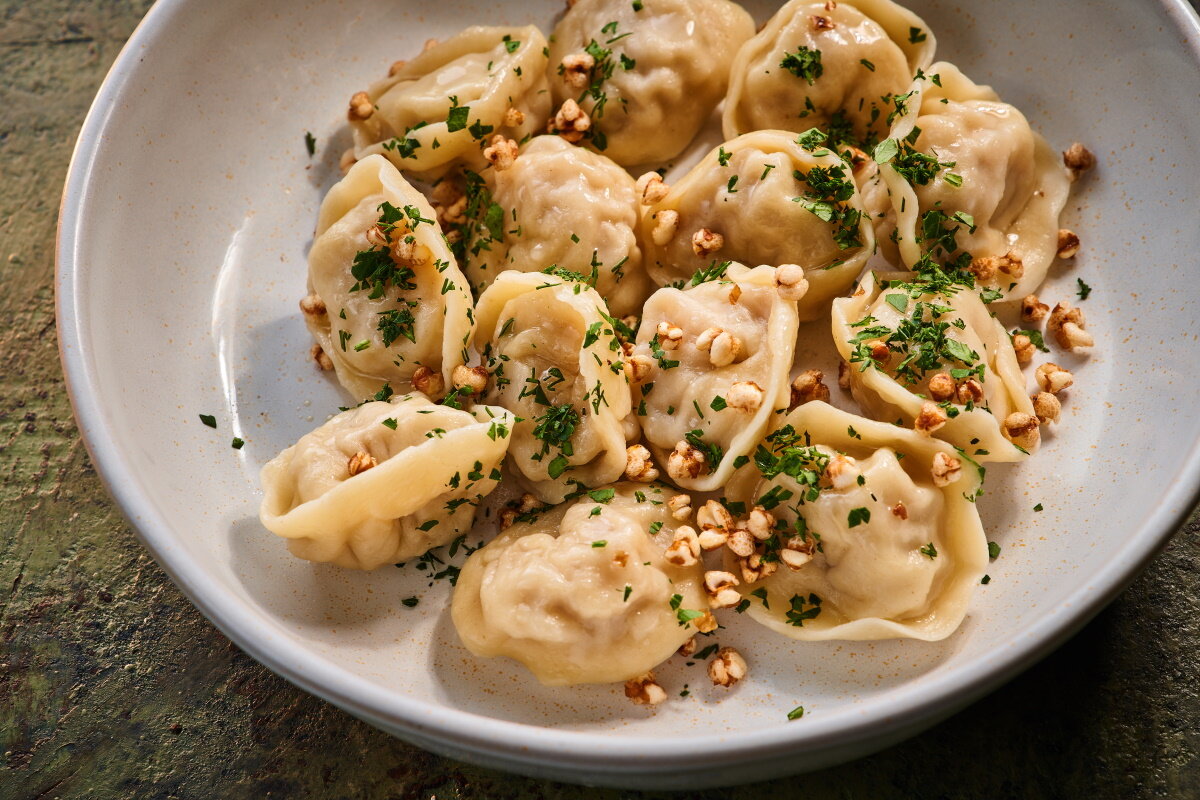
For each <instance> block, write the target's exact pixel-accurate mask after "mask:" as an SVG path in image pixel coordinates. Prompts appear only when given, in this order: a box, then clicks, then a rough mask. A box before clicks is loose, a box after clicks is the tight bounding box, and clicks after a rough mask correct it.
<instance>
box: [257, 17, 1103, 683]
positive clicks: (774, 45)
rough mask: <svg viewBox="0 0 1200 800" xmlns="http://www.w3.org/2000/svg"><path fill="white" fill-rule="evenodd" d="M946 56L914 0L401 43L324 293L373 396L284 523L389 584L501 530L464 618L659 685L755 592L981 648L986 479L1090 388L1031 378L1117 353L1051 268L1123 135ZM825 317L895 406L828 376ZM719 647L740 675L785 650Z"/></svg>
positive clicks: (311, 289) (586, 671)
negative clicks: (1087, 174)
mask: <svg viewBox="0 0 1200 800" xmlns="http://www.w3.org/2000/svg"><path fill="white" fill-rule="evenodd" d="M934 49H935V39H934V35H933V32H932V31H930V30H929V29H928V26H926V25H925V23H924V22H923V21H922V20H921V19H920V18H918V17H917V16H915V15H914V14H913V13H911V12H910V11H908V10H906V9H904V8H902V7H900V6H898V5H896V4H894V3H892V2H890V0H839V1H838V2H836V3H835V2H828V3H813V2H806V1H805V0H792V2H789V3H787V4H786V5H784V6H783V7H782V8H781V9H779V11H778V12H777V13H776V14H775V15H774V16H773V17H772V18H771V19H770V20H769V21H768V22H767V23H766V24H765V25H764V26H763V27H762V28H761V29H759V30H758V32H757V33H756V32H755V24H754V22H753V20H752V19H751V17H750V15H749V14H748V13H747V12H746V11H745V10H743V9H742V8H741V7H740V6H738V5H737V4H735V3H733V2H730V1H729V0H578V2H575V3H573V4H570V5H569V8H568V9H567V11H566V12H565V14H564V15H563V16H562V18H561V20H560V21H559V22H558V24H557V26H556V27H555V29H554V34H553V36H551V37H550V39H549V42H548V41H547V39H546V37H545V36H544V35H543V34H542V33H541V31H539V30H538V29H537V28H536V27H534V26H527V27H471V28H467V29H466V30H464V31H463V32H461V33H460V34H458V35H457V36H454V37H453V38H450V39H448V40H445V41H442V42H435V41H431V42H430V43H428V44H427V46H426V49H425V50H424V52H422V53H421V54H420V55H419V56H417V57H416V58H414V59H412V60H411V61H407V62H396V63H395V64H394V65H392V67H391V69H389V71H388V75H387V77H386V78H384V79H382V80H380V81H379V82H377V83H375V84H373V85H371V86H370V87H369V88H368V89H367V90H366V91H363V92H358V93H357V94H355V95H354V97H353V98H352V100H351V102H350V109H349V120H350V126H351V128H352V132H353V137H354V146H353V148H352V149H351V150H350V151H349V152H348V153H347V154H346V156H345V157H344V158H343V168H344V170H345V176H344V178H342V180H341V181H340V182H339V183H337V184H336V185H335V186H334V187H333V188H332V189H331V190H330V191H329V193H328V195H327V196H326V197H325V199H324V201H323V202H322V204H321V208H320V213H319V218H318V223H317V229H316V237H315V241H314V243H313V246H312V250H311V254H310V257H309V270H308V294H307V296H306V297H305V298H304V299H303V300H302V301H301V304H300V305H301V310H302V312H303V315H304V319H305V321H306V323H307V325H308V328H309V329H310V331H311V333H312V335H313V338H314V339H315V342H316V343H315V345H314V346H313V349H312V357H313V359H314V360H315V361H316V363H317V364H318V365H319V366H320V367H321V368H322V369H324V370H331V371H332V372H333V374H334V376H336V379H337V381H338V383H340V385H341V386H342V387H343V388H344V389H345V390H346V392H347V394H348V397H349V398H352V400H351V402H353V403H358V405H357V406H354V407H352V408H349V409H348V410H344V411H343V412H342V413H339V414H337V415H336V416H334V417H332V418H331V419H330V420H329V421H328V422H326V423H325V424H323V425H321V426H320V427H319V428H317V429H316V430H314V431H312V432H311V433H309V434H307V435H306V436H304V437H303V438H301V439H300V440H299V441H298V442H297V443H296V444H295V445H293V446H292V447H289V448H287V449H286V450H285V451H283V452H282V453H281V454H279V456H277V457H276V458H275V459H273V460H272V461H271V462H270V463H268V464H267V466H266V467H265V468H264V470H263V475H262V479H263V488H264V491H265V496H264V499H263V502H262V509H261V518H262V522H263V524H264V525H265V526H266V527H267V528H268V529H269V530H271V531H272V532H274V533H276V534H278V535H279V536H282V537H285V538H286V539H287V540H288V546H289V548H290V550H291V552H292V553H293V554H295V555H296V556H299V557H300V558H304V559H308V560H310V561H315V562H327V563H330V564H335V565H337V566H339V567H343V568H347V569H361V570H371V569H376V568H378V567H383V566H390V565H392V564H396V563H399V562H405V561H407V560H410V559H414V558H417V557H419V556H421V555H422V554H424V553H426V552H427V551H429V550H430V549H431V548H435V547H439V546H443V545H446V544H448V543H450V542H452V541H454V540H455V539H456V538H458V537H461V536H463V535H465V534H471V535H473V536H475V537H482V538H483V539H484V540H485V541H484V542H483V543H482V544H481V546H480V547H478V548H477V549H475V550H474V551H473V552H471V555H470V556H469V558H467V560H466V562H465V564H463V566H462V568H461V573H459V574H458V579H457V583H456V586H455V588H454V591H453V598H452V605H451V611H452V619H453V622H454V625H455V628H456V629H457V632H458V636H459V637H460V639H461V641H462V643H463V644H464V645H465V646H466V647H467V648H468V649H469V650H470V651H471V652H472V653H474V654H475V655H477V656H480V657H493V656H507V657H509V658H513V659H516V660H518V661H520V662H521V663H523V664H524V665H525V666H526V667H527V668H528V669H529V671H530V672H532V673H533V675H534V676H535V677H536V678H537V679H538V680H539V681H541V682H542V683H544V684H548V685H570V684H580V683H607V682H614V683H620V682H624V684H625V693H626V695H627V696H629V697H630V698H632V699H633V700H634V701H635V702H637V703H641V704H645V705H654V704H657V703H659V702H661V701H662V700H663V699H665V697H666V695H667V692H666V690H665V689H664V688H663V687H662V686H661V685H660V684H659V683H658V682H657V680H656V678H655V675H654V669H655V668H656V667H657V666H658V665H660V664H661V663H662V662H663V661H665V660H666V659H668V658H670V657H671V656H672V655H673V654H675V653H677V652H679V653H682V654H684V655H685V656H686V655H692V654H694V653H695V652H696V647H697V641H700V642H703V639H699V640H697V639H696V638H695V637H696V635H697V634H699V635H701V636H704V635H708V634H711V633H713V632H714V631H715V630H716V629H717V628H718V626H719V625H720V624H722V623H725V624H729V623H730V621H731V620H733V619H736V618H737V617H738V615H742V614H744V615H746V616H748V617H749V618H751V619H753V620H755V621H756V622H758V623H761V624H762V625H764V626H766V627H767V628H769V629H770V630H773V631H775V632H777V633H779V634H782V635H783V636H787V637H790V638H792V639H797V640H826V639H854V640H870V639H883V638H912V639H921V640H926V641H932V640H939V639H943V638H945V637H946V636H948V635H950V634H951V633H952V632H953V631H954V630H955V629H956V628H957V627H958V626H959V624H960V622H961V621H962V619H963V617H964V614H965V613H966V609H967V606H968V603H969V600H970V598H971V596H972V593H973V591H974V588H975V587H976V586H977V585H979V584H980V583H981V581H983V582H986V580H987V578H986V576H985V574H984V573H985V569H986V566H987V564H988V559H989V544H988V542H987V538H986V536H985V533H984V529H983V527H982V525H981V523H980V518H979V514H978V511H977V509H976V506H975V499H976V498H977V497H978V496H979V495H980V493H981V492H982V481H983V477H984V466H983V465H985V464H987V463H989V462H1017V461H1022V460H1024V459H1027V458H1029V457H1030V456H1031V454H1032V453H1033V452H1034V451H1036V450H1037V448H1038V444H1039V442H1040V439H1041V430H1042V427H1043V426H1044V425H1046V424H1049V423H1051V422H1054V421H1056V420H1057V418H1058V415H1059V413H1060V409H1061V402H1060V398H1059V392H1061V391H1062V390H1063V389H1065V388H1066V387H1067V386H1069V385H1070V384H1071V382H1072V380H1073V378H1072V376H1071V374H1070V372H1069V371H1067V370H1065V369H1062V368H1061V367H1058V366H1057V365H1055V364H1053V363H1049V362H1047V363H1043V364H1041V365H1040V366H1039V367H1038V368H1037V371H1036V381H1037V383H1038V385H1039V387H1040V389H1041V391H1039V392H1036V393H1035V395H1034V396H1032V397H1031V395H1030V394H1029V392H1028V391H1027V390H1026V377H1025V375H1024V374H1023V372H1022V367H1023V366H1025V365H1029V364H1030V362H1031V359H1032V358H1033V355H1034V352H1035V351H1036V350H1038V349H1044V350H1046V349H1048V348H1046V347H1045V342H1046V341H1049V342H1051V343H1054V344H1056V345H1057V346H1058V347H1060V348H1062V349H1064V350H1086V348H1088V347H1090V346H1091V345H1092V344H1093V342H1092V337H1091V335H1090V334H1089V333H1088V332H1087V330H1086V323H1085V320H1084V317H1083V313H1082V311H1081V310H1080V309H1078V308H1075V307H1072V306H1071V305H1070V304H1068V303H1065V302H1064V303H1060V304H1058V305H1056V306H1055V308H1054V309H1053V311H1051V310H1050V309H1049V307H1048V306H1047V305H1046V304H1043V303H1041V302H1040V301H1039V300H1038V298H1037V296H1036V295H1035V294H1034V292H1036V291H1037V289H1038V287H1039V286H1040V285H1041V284H1042V282H1043V280H1044V279H1045V278H1046V275H1047V272H1048V271H1049V269H1050V267H1051V265H1052V263H1053V262H1054V260H1055V258H1070V257H1071V256H1073V255H1074V253H1075V251H1076V250H1077V249H1078V244H1079V240H1078V238H1077V237H1076V236H1075V235H1074V234H1073V233H1071V232H1070V231H1067V230H1064V229H1061V228H1060V227H1059V215H1060V212H1061V211H1062V209H1063V206H1064V204H1065V202H1066V200H1067V196H1068V192H1069V189H1070V187H1071V184H1072V182H1073V181H1074V180H1075V178H1076V176H1077V175H1078V174H1079V173H1080V172H1082V171H1083V170H1084V169H1086V168H1087V167H1089V166H1090V165H1091V162H1092V158H1091V155H1090V153H1088V152H1087V151H1086V149H1084V148H1082V147H1081V146H1079V145H1073V146H1072V147H1071V149H1070V150H1069V151H1068V152H1067V153H1066V154H1064V155H1063V156H1060V155H1059V154H1058V153H1057V152H1055V151H1054V150H1052V149H1051V148H1050V146H1049V145H1048V144H1047V143H1046V141H1045V140H1044V139H1043V138H1042V137H1041V136H1040V135H1038V134H1037V133H1035V132H1034V131H1033V130H1032V129H1031V128H1030V126H1029V123H1028V121H1027V120H1026V118H1025V117H1024V116H1023V115H1022V113H1021V112H1020V111H1019V110H1017V109H1016V108H1014V107H1013V106H1011V105H1009V104H1007V103H1005V102H1003V101H1002V100H1001V99H1000V98H999V97H998V96H997V95H996V94H995V92H993V91H992V90H991V89H990V88H989V87H987V86H981V85H978V84H975V83H973V82H972V81H971V80H970V79H969V78H968V77H966V76H965V75H964V74H963V73H962V72H961V71H960V70H958V69H957V68H956V67H955V66H953V65H952V64H949V63H945V62H936V63H935V62H934ZM718 114H719V116H720V128H721V132H722V136H723V138H724V141H723V142H722V143H721V144H720V145H719V146H718V147H716V148H714V149H713V150H712V151H711V152H709V153H707V155H705V156H704V157H703V158H701V159H700V160H699V162H698V163H696V164H695V166H693V167H692V168H691V169H690V170H689V171H687V172H686V174H683V175H682V176H681V177H679V178H678V179H677V180H674V181H673V182H672V183H671V184H668V183H667V182H665V181H664V179H663V175H664V174H665V173H666V167H668V166H670V164H671V161H672V159H675V158H676V157H678V156H680V154H681V153H683V152H684V151H685V149H686V148H688V147H689V145H691V144H692V143H693V141H694V140H695V139H696V138H697V135H698V134H700V132H701V130H702V128H704V126H705V125H706V124H709V121H710V119H712V118H714V117H715V116H716V115H718ZM635 176H640V177H638V178H636V179H635ZM1017 305H1019V306H1020V309H1021V314H1022V316H1023V319H1024V320H1025V323H1026V328H1027V329H1025V330H1018V331H1013V332H1010V331H1009V330H1007V329H1006V327H1005V326H1004V325H1002V324H1001V323H1000V322H999V321H998V320H997V319H996V316H995V314H994V313H993V311H994V310H995V309H998V308H1001V307H1004V306H1011V307H1015V306H1017ZM814 320H826V321H828V323H829V328H828V330H829V331H830V332H831V333H832V337H833V344H834V346H835V347H836V350H837V353H838V355H839V356H840V362H841V364H840V370H839V375H838V380H837V383H838V384H839V386H840V387H841V390H843V391H848V392H849V393H850V395H851V397H852V398H853V401H854V402H855V403H856V404H857V406H858V407H859V408H860V409H861V411H862V415H861V416H860V415H855V414H851V413H848V412H846V411H843V410H840V409H838V408H835V407H834V406H833V405H831V404H830V403H829V402H828V401H829V399H830V391H829V388H828V387H827V386H826V384H825V382H824V381H825V376H824V375H823V374H822V373H821V372H819V371H817V370H813V369H806V368H805V367H806V366H807V365H805V364H797V363H796V357H795V356H796V351H797V339H798V336H801V335H805V334H801V333H800V331H801V330H802V329H801V327H800V325H801V323H804V322H812V321H814ZM1043 320H1044V321H1045V335H1044V338H1043V334H1042V332H1041V330H1040V326H1041V323H1042V321H1043ZM803 330H811V326H809V327H808V328H805V329H803ZM360 401H361V402H360ZM498 487H499V488H500V489H501V491H499V492H496V490H497V489H498ZM493 492H496V494H495V495H493ZM489 496H492V502H491V503H490V504H489V502H488V498H489ZM498 497H504V498H508V499H509V502H505V501H498V502H497V501H496V498H498ZM705 650H710V651H711V650H714V648H705ZM709 655H710V656H711V660H709V661H708V662H707V669H708V674H709V676H710V677H711V678H712V681H713V682H714V683H715V684H717V685H720V686H725V687H729V686H732V685H734V684H736V683H737V682H738V681H739V680H742V679H743V678H745V677H746V675H747V673H748V670H749V664H750V662H751V661H752V658H750V659H748V658H747V656H745V655H743V654H741V653H738V652H737V651H735V650H734V649H732V648H721V649H720V650H717V651H716V652H710V653H709Z"/></svg>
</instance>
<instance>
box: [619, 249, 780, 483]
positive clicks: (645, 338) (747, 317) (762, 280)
mask: <svg viewBox="0 0 1200 800" xmlns="http://www.w3.org/2000/svg"><path fill="white" fill-rule="evenodd" d="M720 268H721V270H722V271H721V272H720V274H712V275H710V276H709V277H710V278H711V279H710V280H707V281H705V282H702V283H699V284H697V285H695V286H689V287H688V288H685V289H673V288H667V289H660V290H659V291H657V292H655V293H654V294H653V295H652V296H651V297H650V300H649V301H647V303H646V309H645V314H644V316H643V317H642V325H641V328H640V329H639V330H638V336H637V345H636V346H635V347H634V350H633V354H632V355H631V356H630V373H631V374H632V375H633V377H634V382H635V384H636V401H637V402H638V406H637V414H638V419H639V420H641V423H642V429H643V434H644V436H645V439H646V442H647V443H648V444H649V445H650V450H651V452H652V453H653V454H654V456H655V457H656V458H657V459H658V463H659V464H661V465H664V466H665V467H666V471H667V474H668V476H669V477H670V479H671V481H672V482H673V483H675V484H676V485H677V486H680V487H683V488H685V489H694V490H697V491H715V490H718V489H720V488H721V486H722V485H724V483H725V481H726V480H728V478H729V476H730V475H731V474H732V473H733V470H734V465H735V464H736V463H737V462H738V461H739V459H742V458H744V457H746V456H747V455H748V454H749V453H750V452H751V451H752V450H753V449H754V446H755V444H757V443H758V441H759V439H761V438H762V435H763V433H765V432H766V430H767V428H768V426H769V425H770V422H771V419H772V416H773V414H774V413H775V412H776V411H777V410H780V409H786V408H787V406H788V399H789V394H790V392H789V388H788V373H789V371H790V370H791V368H792V356H793V354H794V352H795V347H796V328H797V323H796V302H795V300H794V299H790V298H789V297H788V296H787V295H786V290H781V289H780V288H778V287H777V286H776V280H775V276H776V270H775V269H773V268H772V267H767V266H761V267H757V268H755V269H752V270H751V269H747V268H745V267H743V266H742V265H740V264H727V265H720Z"/></svg>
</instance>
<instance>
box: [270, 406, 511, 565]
mask: <svg viewBox="0 0 1200 800" xmlns="http://www.w3.org/2000/svg"><path fill="white" fill-rule="evenodd" d="M513 424H514V420H513V417H512V415H511V414H509V413H508V412H507V411H505V410H504V409H502V408H493V407H489V406H475V408H474V409H473V410H472V411H470V412H467V411H460V410H458V409H454V408H449V407H447V406H439V405H435V404H433V403H431V402H430V401H429V400H428V398H426V397H425V396H423V395H421V394H415V393H414V394H408V395H403V396H399V397H394V398H392V400H391V402H370V403H364V404H363V405H361V406H358V407H357V408H352V409H350V410H348V411H343V412H342V413H341V414H338V415H337V416H335V417H334V418H333V419H331V420H329V421H328V422H326V423H325V424H324V425H322V426H321V427H319V428H317V429H316V430H315V431H313V432H312V433H309V434H307V435H305V436H303V437H301V438H300V441H298V442H296V444H294V445H292V446H291V447H289V448H288V449H286V450H284V451H283V452H282V453H280V454H279V455H278V456H276V457H275V458H273V459H271V461H269V462H267V464H266V466H264V467H263V470H262V485H263V501H262V506H261V509H260V511H259V516H260V518H261V519H262V524H263V525H264V526H265V527H266V528H267V530H269V531H271V532H272V533H275V534H278V535H279V536H282V537H284V538H286V539H287V540H288V549H289V550H290V551H291V552H292V554H293V555H295V556H298V557H300V558H303V559H307V560H309V561H320V562H330V563H333V564H336V565H338V566H339V567H348V568H350V569H375V568H376V567H379V566H382V565H384V564H394V563H396V562H397V561H403V560H405V559H407V558H412V557H413V556H418V555H421V554H422V553H424V552H426V551H427V550H429V549H430V548H431V547H437V546H439V545H443V544H445V543H446V542H449V541H450V540H452V539H453V538H454V537H456V536H458V535H459V534H463V533H466V532H467V531H469V530H470V529H471V524H472V522H473V521H474V519H475V508H476V506H477V505H478V504H479V501H480V500H482V499H483V498H484V497H485V496H487V495H488V494H489V493H490V492H491V491H492V490H493V489H495V488H496V483H497V481H499V479H500V462H501V461H502V460H503V459H504V454H505V452H506V451H507V450H508V443H509V435H510V434H511V432H512V429H513Z"/></svg>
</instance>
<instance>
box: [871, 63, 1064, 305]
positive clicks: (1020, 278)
mask: <svg viewBox="0 0 1200 800" xmlns="http://www.w3.org/2000/svg"><path fill="white" fill-rule="evenodd" d="M912 92H913V96H912V97H911V98H910V99H909V100H908V106H907V107H908V113H907V114H906V115H905V116H904V117H902V118H901V119H899V120H898V121H897V122H896V125H895V127H894V128H893V130H892V133H891V137H892V138H890V139H889V140H887V141H885V142H883V143H882V144H881V145H880V147H879V149H877V150H876V151H875V152H876V157H877V158H878V160H879V161H880V162H882V163H881V170H882V175H883V178H884V180H885V181H886V182H887V184H888V187H889V189H890V190H891V202H892V206H893V208H894V209H895V213H896V220H897V228H896V239H897V244H898V245H899V249H900V255H901V257H902V259H903V261H904V264H905V265H906V266H908V267H910V268H915V267H916V266H917V265H918V264H919V263H920V261H921V259H922V257H923V256H925V255H928V256H929V258H930V259H932V260H933V261H934V262H936V263H941V262H944V261H952V262H953V263H954V265H955V266H956V267H958V268H964V269H969V270H970V271H971V272H972V273H973V274H974V276H975V280H976V281H977V282H978V283H979V284H980V285H983V286H986V287H988V288H991V289H994V290H995V291H998V292H999V293H1001V294H1002V295H1003V296H1005V297H1011V298H1021V297H1024V296H1025V295H1027V294H1029V293H1030V292H1032V291H1034V290H1036V289H1037V287H1038V286H1039V285H1040V284H1041V283H1042V281H1043V280H1045V278H1046V273H1047V272H1048V271H1049V269H1050V264H1051V262H1052V261H1053V260H1054V257H1055V254H1056V252H1057V250H1058V232H1059V225H1058V221H1059V214H1060V213H1061V212H1062V209H1063V205H1064V204H1065V203H1066V200H1067V194H1068V192H1069V190H1070V178H1069V173H1068V172H1067V169H1066V167H1064V166H1063V164H1062V162H1061V160H1060V159H1059V156H1058V154H1057V153H1055V152H1054V151H1053V150H1051V149H1050V145H1049V144H1047V143H1046V140H1045V139H1043V138H1042V137H1041V136H1040V135H1038V134H1037V133H1036V132H1035V131H1034V130H1033V129H1032V128H1030V127H1029V122H1028V120H1026V119H1025V116H1024V115H1023V114H1022V113H1021V112H1020V111H1018V110H1017V109H1016V108H1014V107H1013V106H1011V105H1009V104H1007V103H1003V102H1000V99H999V98H998V97H997V96H996V93H995V92H993V91H992V90H991V88H990V87H987V86H979V85H976V84H975V83H972V82H971V80H970V79H969V78H967V77H966V76H964V75H963V74H962V73H961V72H960V71H959V70H958V69H957V68H956V67H954V66H953V65H951V64H947V63H945V62H939V63H937V64H934V65H933V66H931V67H930V68H929V71H928V74H926V75H924V76H922V77H921V78H919V79H918V80H917V81H915V83H914V84H913V89H912Z"/></svg>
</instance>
